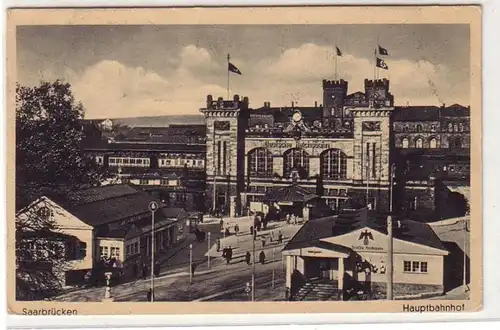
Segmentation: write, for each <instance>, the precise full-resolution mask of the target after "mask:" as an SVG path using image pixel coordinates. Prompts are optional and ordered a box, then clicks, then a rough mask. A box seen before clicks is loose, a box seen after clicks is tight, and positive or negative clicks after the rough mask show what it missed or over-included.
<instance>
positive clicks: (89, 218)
mask: <svg viewBox="0 0 500 330" xmlns="http://www.w3.org/2000/svg"><path fill="white" fill-rule="evenodd" d="M152 200H154V198H153V197H151V196H150V195H149V194H148V193H147V192H145V191H142V190H139V189H137V188H134V187H133V186H131V185H128V184H117V185H107V186H103V187H94V188H88V189H83V190H79V191H75V192H71V193H69V194H67V195H66V196H65V197H63V198H62V199H61V200H59V201H57V202H58V203H59V204H60V205H61V206H63V207H64V208H65V209H66V210H67V211H68V212H70V213H71V214H73V215H74V216H76V217H77V218H79V219H80V220H82V221H83V222H85V223H87V224H88V225H90V226H93V227H96V226H100V225H104V224H108V223H112V222H115V221H118V220H122V219H130V218H134V221H138V220H140V219H141V218H143V217H144V216H147V215H149V214H150V211H149V209H148V205H149V203H150V202H151V201H152ZM157 202H158V204H159V206H160V209H159V211H158V213H157V214H161V215H162V216H163V217H166V218H179V217H180V216H182V214H183V212H185V211H184V210H182V209H179V208H168V207H167V206H166V205H165V204H163V203H161V202H159V201H157Z"/></svg>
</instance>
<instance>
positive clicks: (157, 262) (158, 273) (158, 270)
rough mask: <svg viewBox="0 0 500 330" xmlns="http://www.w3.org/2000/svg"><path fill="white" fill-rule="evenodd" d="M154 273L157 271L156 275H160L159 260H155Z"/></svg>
mask: <svg viewBox="0 0 500 330" xmlns="http://www.w3.org/2000/svg"><path fill="white" fill-rule="evenodd" d="M154 273H155V277H158V276H160V262H159V261H158V260H157V261H156V262H155V269H154Z"/></svg>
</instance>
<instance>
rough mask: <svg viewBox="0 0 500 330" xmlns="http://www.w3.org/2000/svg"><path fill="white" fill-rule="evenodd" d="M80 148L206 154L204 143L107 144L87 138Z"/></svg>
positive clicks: (130, 142)
mask: <svg viewBox="0 0 500 330" xmlns="http://www.w3.org/2000/svg"><path fill="white" fill-rule="evenodd" d="M82 147H83V149H86V150H103V151H127V150H134V151H166V152H169V151H177V152H199V153H203V152H206V144H205V142H200V143H198V144H189V143H185V142H183V143H180V142H179V143H166V142H163V143H158V142H156V143H154V142H151V141H135V142H133V141H127V142H109V141H108V140H104V139H96V138H89V139H84V140H83V141H82Z"/></svg>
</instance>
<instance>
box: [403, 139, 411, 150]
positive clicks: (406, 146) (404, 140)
mask: <svg viewBox="0 0 500 330" xmlns="http://www.w3.org/2000/svg"><path fill="white" fill-rule="evenodd" d="M402 144H403V148H405V149H406V148H408V146H409V145H410V141H409V140H408V138H403V142H402Z"/></svg>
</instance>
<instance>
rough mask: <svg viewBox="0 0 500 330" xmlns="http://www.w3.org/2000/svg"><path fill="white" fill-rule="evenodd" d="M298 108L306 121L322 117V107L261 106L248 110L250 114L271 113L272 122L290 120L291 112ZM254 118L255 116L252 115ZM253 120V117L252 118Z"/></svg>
mask: <svg viewBox="0 0 500 330" xmlns="http://www.w3.org/2000/svg"><path fill="white" fill-rule="evenodd" d="M297 110H299V111H300V112H301V113H302V117H303V119H304V121H306V122H312V121H314V120H318V119H321V118H322V117H323V108H322V107H319V106H317V107H314V106H313V107H293V108H292V107H263V108H258V109H254V110H251V111H250V116H251V117H254V116H253V115H272V116H273V117H274V122H279V123H283V122H286V123H288V122H290V120H291V118H292V116H293V114H294V113H295V112H296V111H297ZM254 118H255V117H254ZM254 120H255V119H254Z"/></svg>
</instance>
